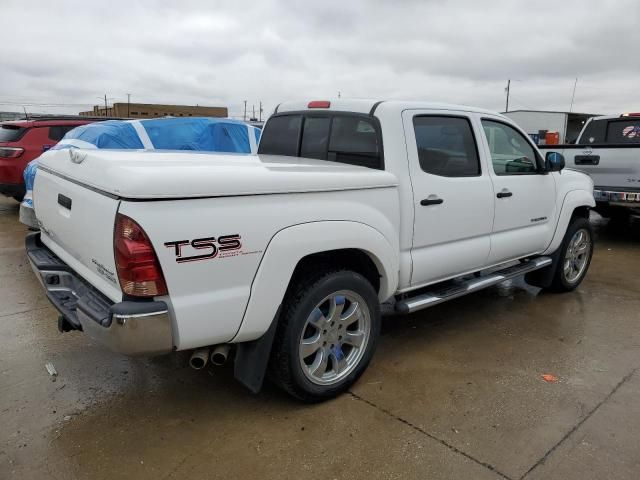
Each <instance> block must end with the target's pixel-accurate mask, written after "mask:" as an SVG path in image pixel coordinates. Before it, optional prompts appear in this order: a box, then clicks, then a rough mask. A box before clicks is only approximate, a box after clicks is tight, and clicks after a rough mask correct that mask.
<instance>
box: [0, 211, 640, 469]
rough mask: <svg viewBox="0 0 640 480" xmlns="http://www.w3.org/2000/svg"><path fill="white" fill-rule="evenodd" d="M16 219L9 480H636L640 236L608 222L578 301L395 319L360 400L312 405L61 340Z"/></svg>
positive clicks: (10, 224)
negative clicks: (50, 368)
mask: <svg viewBox="0 0 640 480" xmlns="http://www.w3.org/2000/svg"><path fill="white" fill-rule="evenodd" d="M17 217H18V205H17V203H15V202H13V201H12V200H5V199H2V200H0V478H2V479H5V478H7V479H10V478H16V479H17V478H20V479H31V478H34V479H44V478H58V479H75V478H78V479H85V478H86V479H103V478H104V479H112V478H136V479H163V478H224V479H235V478H242V479H246V478H258V477H259V478H265V479H267V478H277V479H283V478H309V479H316V478H318V479H319V478H322V479H334V478H335V479H354V480H356V479H376V478H385V479H392V478H420V479H474V480H475V479H500V478H502V479H505V478H506V479H514V480H515V479H523V478H526V479H532V480H533V479H545V480H549V479H563V480H565V479H580V480H586V479H604V478H608V479H614V478H615V479H637V478H640V442H639V441H638V438H639V435H640V434H639V432H640V401H638V398H640V370H639V368H640V329H639V328H638V327H639V325H640V275H638V272H640V228H635V229H633V228H630V227H619V228H614V227H613V226H609V225H606V224H605V223H604V222H602V221H600V222H599V223H598V225H597V226H596V228H597V235H598V244H597V248H596V251H595V255H594V258H593V262H592V265H591V269H590V271H589V274H588V276H587V278H586V280H585V282H584V283H583V284H582V285H581V286H580V288H578V290H577V291H575V292H573V293H570V294H564V295H554V294H546V293H539V292H538V291H537V289H532V288H528V287H524V286H523V284H522V283H521V282H515V283H514V284H510V285H501V286H499V287H498V288H492V289H490V290H486V291H484V292H480V293H477V294H474V295H472V296H468V297H466V298H462V299H459V300H457V301H455V302H450V303H448V304H444V305H441V306H438V307H434V308H432V309H430V310H426V311H423V312H419V313H417V314H414V315H411V316H406V317H395V318H386V319H385V320H384V325H383V334H382V338H381V342H380V345H379V349H378V351H377V353H376V355H375V357H374V360H373V362H372V364H371V365H370V367H369V369H368V370H367V372H366V373H365V375H364V376H363V377H362V378H361V379H360V381H359V382H358V383H357V384H356V385H355V386H354V388H353V389H352V391H351V392H350V393H349V394H345V395H342V396H341V397H340V398H337V399H336V400H333V401H330V402H327V403H324V404H321V405H313V406H308V405H301V404H300V403H297V402H296V401H294V400H292V399H290V398H289V397H287V396H286V395H284V394H283V393H281V392H280V391H278V390H277V389H275V388H273V387H271V386H267V387H266V389H265V391H264V392H263V393H261V394H260V395H252V394H250V393H248V392H247V391H245V390H244V389H243V388H242V387H240V386H239V385H238V384H237V383H236V382H235V381H234V380H233V378H232V371H231V366H230V365H228V366H225V367H222V368H215V369H211V370H208V371H200V372H196V371H193V370H191V369H189V368H188V367H187V366H186V363H187V357H186V356H185V355H184V354H177V355H172V356H168V357H163V358H156V359H130V358H126V357H122V356H120V355H116V354H113V353H111V352H109V351H107V350H105V349H104V348H102V347H100V346H98V345H96V344H94V343H93V342H92V341H90V340H89V339H88V338H87V337H86V336H84V335H82V334H81V333H75V332H74V333H66V334H60V333H58V331H57V328H56V317H57V315H56V312H55V311H54V309H53V308H51V307H50V306H49V304H48V302H47V300H46V298H45V296H44V294H43V293H42V290H41V288H40V286H39V285H38V284H37V282H36V280H35V277H34V276H33V274H32V272H31V270H30V268H29V266H28V264H27V260H26V257H25V254H24V250H23V238H24V235H25V233H26V230H25V228H23V227H22V226H21V225H20V224H19V223H18V221H17ZM47 362H52V363H53V364H54V365H55V367H56V369H57V371H58V373H59V375H58V377H57V378H56V379H55V381H53V380H52V377H50V376H49V374H48V373H47V371H46V370H45V363H47ZM544 374H551V375H555V376H556V377H557V378H558V381H557V382H555V383H553V382H552V383H548V382H546V381H545V380H543V378H542V375H544Z"/></svg>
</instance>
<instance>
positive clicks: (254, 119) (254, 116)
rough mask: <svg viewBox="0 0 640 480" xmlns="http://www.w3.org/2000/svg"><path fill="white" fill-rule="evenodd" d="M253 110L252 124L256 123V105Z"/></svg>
mask: <svg viewBox="0 0 640 480" xmlns="http://www.w3.org/2000/svg"><path fill="white" fill-rule="evenodd" d="M251 108H252V111H253V114H251V118H250V120H251V121H252V122H255V121H256V105H255V103H254V104H253V105H252V106H251Z"/></svg>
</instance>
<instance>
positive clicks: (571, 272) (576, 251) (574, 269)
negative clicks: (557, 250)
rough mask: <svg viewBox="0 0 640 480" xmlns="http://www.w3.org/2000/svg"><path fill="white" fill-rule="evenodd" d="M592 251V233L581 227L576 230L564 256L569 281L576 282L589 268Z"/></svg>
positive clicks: (566, 277) (565, 274) (564, 269)
mask: <svg viewBox="0 0 640 480" xmlns="http://www.w3.org/2000/svg"><path fill="white" fill-rule="evenodd" d="M590 253H591V235H590V234H589V232H588V231H587V230H586V229H584V228H581V229H580V230H578V231H576V233H574V234H573V237H571V240H570V241H569V245H568V246H567V251H566V253H565V256H564V264H563V272H564V278H565V280H566V281H567V282H569V283H575V282H576V281H578V279H579V278H580V277H581V276H582V274H583V273H584V271H585V269H586V268H587V262H588V260H589V254H590Z"/></svg>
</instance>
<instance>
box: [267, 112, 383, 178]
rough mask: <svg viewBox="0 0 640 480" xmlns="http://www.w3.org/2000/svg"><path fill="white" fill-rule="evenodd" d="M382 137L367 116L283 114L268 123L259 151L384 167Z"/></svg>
mask: <svg viewBox="0 0 640 480" xmlns="http://www.w3.org/2000/svg"><path fill="white" fill-rule="evenodd" d="M381 139H382V137H381V136H380V131H379V128H378V125H377V123H376V121H375V120H374V119H373V118H372V117H369V116H367V115H360V114H344V113H327V112H323V113H321V114H316V113H313V114H311V113H310V114H306V113H299V114H298V113H296V114H283V115H278V116H275V117H272V118H271V119H270V120H269V121H268V122H267V124H266V126H265V129H264V132H263V133H262V138H261V139H260V146H259V148H258V153H263V154H270V155H290V156H297V157H304V158H315V159H319V160H330V161H332V162H339V163H347V164H350V165H358V166H362V167H368V168H376V169H383V168H384V164H383V158H382V140H381Z"/></svg>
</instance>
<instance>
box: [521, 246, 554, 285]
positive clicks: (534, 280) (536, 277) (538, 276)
mask: <svg viewBox="0 0 640 480" xmlns="http://www.w3.org/2000/svg"><path fill="white" fill-rule="evenodd" d="M561 250H562V248H561V247H559V248H558V249H557V250H556V251H555V252H553V253H552V254H551V255H548V256H549V257H551V265H549V266H548V267H544V268H541V269H539V270H535V271H533V272H529V273H527V274H526V275H525V276H524V281H525V282H527V283H528V284H529V285H533V286H534V287H539V288H549V287H550V286H551V284H552V283H553V276H554V275H555V273H556V269H557V268H558V264H559V263H560V252H561Z"/></svg>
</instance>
